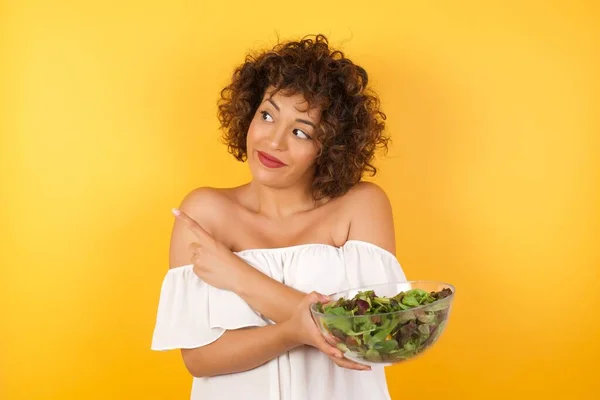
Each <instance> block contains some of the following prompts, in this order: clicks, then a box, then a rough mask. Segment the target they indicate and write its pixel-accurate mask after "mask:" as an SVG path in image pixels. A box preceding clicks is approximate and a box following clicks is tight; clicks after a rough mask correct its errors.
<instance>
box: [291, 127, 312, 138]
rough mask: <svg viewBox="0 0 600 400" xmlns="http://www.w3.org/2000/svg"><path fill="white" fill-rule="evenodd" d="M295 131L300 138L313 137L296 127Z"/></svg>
mask: <svg viewBox="0 0 600 400" xmlns="http://www.w3.org/2000/svg"><path fill="white" fill-rule="evenodd" d="M293 132H294V135H296V136H297V137H299V138H300V139H311V137H310V136H308V135H307V134H306V133H304V132H302V131H301V130H300V129H294V130H293Z"/></svg>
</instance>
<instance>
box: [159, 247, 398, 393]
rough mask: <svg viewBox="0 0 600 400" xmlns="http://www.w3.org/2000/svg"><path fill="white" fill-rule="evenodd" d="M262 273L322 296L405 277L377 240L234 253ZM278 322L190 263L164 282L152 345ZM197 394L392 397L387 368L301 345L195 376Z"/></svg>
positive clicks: (197, 340)
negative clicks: (245, 367)
mask: <svg viewBox="0 0 600 400" xmlns="http://www.w3.org/2000/svg"><path fill="white" fill-rule="evenodd" d="M235 254H237V255H238V256H239V257H241V258H242V259H243V260H245V261H246V262H247V263H248V264H250V265H252V266H253V267H255V268H257V269H258V270H260V271H262V272H263V273H264V274H266V275H268V276H270V277H271V278H273V279H276V280H277V281H279V282H282V283H284V284H286V285H288V286H291V287H293V288H295V289H298V290H300V291H303V292H306V293H308V292H311V291H313V290H314V291H317V292H319V293H323V294H332V293H335V292H339V291H343V290H348V289H352V288H358V287H362V286H369V285H376V284H380V283H388V282H404V281H406V278H405V275H404V272H403V271H402V268H401V266H400V264H399V263H398V261H397V260H396V257H395V256H394V255H393V254H392V253H390V252H388V251H386V250H384V249H382V248H380V247H378V246H375V245H373V244H371V243H367V242H364V241H358V240H349V241H347V242H346V243H345V244H344V245H343V246H341V247H335V246H331V245H326V244H306V245H298V246H291V247H282V248H274V249H251V250H243V251H239V252H236V253H235ZM271 323H272V321H270V320H268V319H266V318H265V317H263V316H261V314H260V313H258V312H257V311H255V310H253V309H252V308H250V306H249V305H248V304H247V303H246V302H244V301H243V300H242V299H241V298H240V297H239V296H238V295H236V294H235V293H233V292H230V291H225V290H221V289H217V288H215V287H212V286H210V285H208V284H207V283H204V282H203V281H202V280H201V279H200V278H198V277H197V276H196V275H195V274H194V272H193V270H192V265H184V266H182V267H178V268H172V269H170V270H169V271H168V272H167V274H166V276H165V278H164V281H163V283H162V288H161V292H160V298H159V305H158V313H157V319H156V325H155V328H154V335H153V337H152V346H151V348H152V350H171V349H181V348H195V347H200V346H206V345H207V344H209V343H212V342H214V341H216V340H217V339H219V337H220V336H221V335H223V333H224V332H225V331H226V330H228V329H238V328H242V327H250V326H265V325H267V324H271ZM191 399H192V400H212V399H219V400H228V399H236V400H237V399H244V400H338V399H339V400H366V399H368V400H384V399H390V396H389V394H388V390H387V384H386V377H385V373H384V369H383V367H373V369H372V371H354V370H349V369H345V368H340V367H338V366H337V365H335V364H334V363H333V362H332V361H331V360H330V359H329V358H328V357H327V356H326V355H325V354H323V353H321V352H320V351H319V350H317V349H315V348H313V347H309V346H303V347H298V348H295V349H294V350H292V351H290V352H287V353H285V354H282V355H280V356H279V357H277V358H275V359H273V360H271V361H270V362H268V363H266V364H263V365H262V366H260V367H257V368H255V369H252V370H250V371H246V372H241V373H235V374H228V375H221V376H216V377H206V378H194V379H193V383H192V390H191Z"/></svg>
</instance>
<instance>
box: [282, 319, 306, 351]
mask: <svg viewBox="0 0 600 400" xmlns="http://www.w3.org/2000/svg"><path fill="white" fill-rule="evenodd" d="M277 326H279V328H280V332H281V338H282V340H283V341H284V342H285V343H286V345H287V346H288V347H290V348H294V347H297V346H300V345H302V343H301V341H300V339H299V334H298V328H297V327H296V326H295V324H294V323H293V322H292V321H291V320H287V321H284V322H281V323H279V324H277Z"/></svg>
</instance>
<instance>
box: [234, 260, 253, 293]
mask: <svg viewBox="0 0 600 400" xmlns="http://www.w3.org/2000/svg"><path fill="white" fill-rule="evenodd" d="M234 262H235V263H236V264H237V268H236V273H235V276H233V277H232V279H231V284H230V285H231V286H230V288H229V290H231V291H232V292H234V293H235V294H237V295H238V296H240V297H241V298H242V299H244V300H245V299H246V297H245V296H247V294H248V293H247V292H248V290H249V288H251V287H252V284H253V282H252V278H253V274H252V272H253V271H256V270H255V269H254V268H253V267H251V266H250V265H248V264H247V263H246V262H244V260H242V259H240V258H238V257H236V260H235V261H234Z"/></svg>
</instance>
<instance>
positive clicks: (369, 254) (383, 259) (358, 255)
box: [343, 240, 406, 288]
mask: <svg viewBox="0 0 600 400" xmlns="http://www.w3.org/2000/svg"><path fill="white" fill-rule="evenodd" d="M343 251H344V262H345V264H346V276H347V278H348V283H349V285H350V288H356V287H362V286H372V285H379V284H384V283H393V282H406V276H405V275H404V271H403V270H402V267H401V266H400V263H399V262H398V260H397V259H396V256H394V255H393V254H392V253H390V252H389V251H387V250H385V249H383V248H381V247H379V246H376V245H374V244H371V243H367V242H363V241H358V240H349V241H347V242H346V244H345V245H344V247H343Z"/></svg>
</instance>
